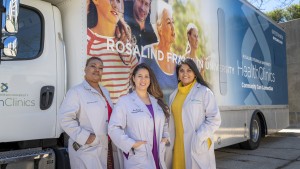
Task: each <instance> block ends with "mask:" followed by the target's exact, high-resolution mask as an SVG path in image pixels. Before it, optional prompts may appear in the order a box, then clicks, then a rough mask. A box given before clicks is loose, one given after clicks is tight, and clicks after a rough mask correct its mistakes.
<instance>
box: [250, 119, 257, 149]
mask: <svg viewBox="0 0 300 169" xmlns="http://www.w3.org/2000/svg"><path fill="white" fill-rule="evenodd" d="M251 134H252V137H251V140H252V141H253V142H255V143H256V142H257V140H258V138H259V124H258V121H257V120H256V119H255V120H253V123H252V133H251Z"/></svg>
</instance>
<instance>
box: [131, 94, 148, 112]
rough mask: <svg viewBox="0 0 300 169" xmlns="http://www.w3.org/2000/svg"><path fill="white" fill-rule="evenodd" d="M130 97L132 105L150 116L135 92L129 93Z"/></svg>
mask: <svg viewBox="0 0 300 169" xmlns="http://www.w3.org/2000/svg"><path fill="white" fill-rule="evenodd" d="M131 96H132V101H133V103H134V104H135V105H136V106H138V107H139V108H141V109H142V110H143V112H146V113H148V114H149V115H150V116H151V113H150V111H149V110H148V108H147V106H146V104H145V103H144V102H143V101H142V100H141V99H140V97H139V96H138V95H137V93H136V91H133V92H132V93H131Z"/></svg>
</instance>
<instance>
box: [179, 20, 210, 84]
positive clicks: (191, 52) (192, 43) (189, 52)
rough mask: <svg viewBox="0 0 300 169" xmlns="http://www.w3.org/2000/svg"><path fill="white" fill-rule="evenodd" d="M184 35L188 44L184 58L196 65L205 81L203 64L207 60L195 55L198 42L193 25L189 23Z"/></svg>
mask: <svg viewBox="0 0 300 169" xmlns="http://www.w3.org/2000/svg"><path fill="white" fill-rule="evenodd" d="M186 34H187V38H188V43H187V47H186V53H185V54H184V57H185V58H191V59H192V60H193V61H194V62H195V63H196V65H197V68H198V70H199V71H200V74H201V76H202V77H203V79H204V80H205V79H206V78H205V63H206V61H207V58H204V57H202V58H201V59H200V58H199V56H198V53H197V51H198V48H199V40H200V39H199V34H198V28H197V26H196V25H195V24H193V23H189V24H188V26H187V28H186Z"/></svg>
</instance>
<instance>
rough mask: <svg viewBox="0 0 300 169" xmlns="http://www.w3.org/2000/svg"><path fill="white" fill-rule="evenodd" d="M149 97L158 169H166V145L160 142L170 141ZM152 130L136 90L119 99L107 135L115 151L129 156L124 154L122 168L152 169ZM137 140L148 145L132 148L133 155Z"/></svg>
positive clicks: (161, 113) (163, 121) (155, 103)
mask: <svg viewBox="0 0 300 169" xmlns="http://www.w3.org/2000/svg"><path fill="white" fill-rule="evenodd" d="M149 96H150V100H151V104H152V107H153V111H154V120H155V129H156V139H157V140H156V141H157V145H159V147H158V152H159V163H160V168H161V169H166V165H165V161H164V155H165V143H161V139H162V138H169V133H168V131H167V128H168V123H167V121H166V118H165V115H164V112H163V110H162V109H161V107H160V106H159V105H158V104H157V100H156V99H155V98H154V97H153V96H151V95H150V94H149ZM153 129H154V123H153V118H152V115H151V114H150V111H149V110H148V108H147V107H146V105H145V104H144V103H143V102H142V100H141V99H140V98H139V97H138V95H137V93H136V92H135V91H134V92H132V93H130V94H128V95H126V96H123V97H121V98H120V99H119V101H118V102H117V104H116V105H115V108H114V110H113V113H112V116H111V119H110V122H109V125H108V133H109V136H110V138H111V139H112V140H113V142H114V144H115V145H116V146H117V147H118V148H120V149H121V150H122V151H123V152H125V153H129V156H128V159H126V157H125V156H124V155H123V160H124V168H125V169H137V168H139V169H154V168H155V162H154V158H153V155H152V147H153V132H154V130H153ZM136 141H147V144H143V145H141V146H140V147H138V148H136V149H134V152H135V154H134V152H133V151H132V150H131V148H132V146H133V144H134V143H135V142H136Z"/></svg>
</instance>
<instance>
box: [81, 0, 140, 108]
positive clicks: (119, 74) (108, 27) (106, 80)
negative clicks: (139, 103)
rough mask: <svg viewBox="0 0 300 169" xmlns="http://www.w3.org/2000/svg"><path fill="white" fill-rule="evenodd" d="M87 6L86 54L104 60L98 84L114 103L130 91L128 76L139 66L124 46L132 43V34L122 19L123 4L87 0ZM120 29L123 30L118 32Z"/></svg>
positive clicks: (117, 1)
mask: <svg viewBox="0 0 300 169" xmlns="http://www.w3.org/2000/svg"><path fill="white" fill-rule="evenodd" d="M88 4H89V7H88V13H87V22H88V23H87V25H88V29H87V41H88V43H87V55H88V56H89V57H99V58H101V59H102V60H103V66H104V70H103V76H102V82H101V84H102V85H103V86H104V87H106V88H107V89H108V91H109V93H110V97H111V99H112V101H113V103H114V104H115V103H116V102H117V100H118V99H119V97H120V96H123V95H126V94H127V93H128V92H129V89H130V83H129V79H130V75H131V72H132V70H133V68H134V67H135V66H136V65H137V64H138V60H137V58H136V56H135V55H133V54H132V52H131V53H130V51H128V50H127V48H126V47H125V46H126V45H127V44H130V43H131V33H130V31H128V29H130V27H129V26H128V25H127V24H126V23H125V21H124V18H123V13H124V2H123V0H90V2H89V3H88ZM120 27H122V28H123V29H117V28H120ZM117 30H118V31H117ZM125 30H126V31H125ZM120 31H121V32H120ZM116 32H118V33H116ZM116 34H120V37H118V36H117V35H116ZM117 44H118V45H117Z"/></svg>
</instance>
